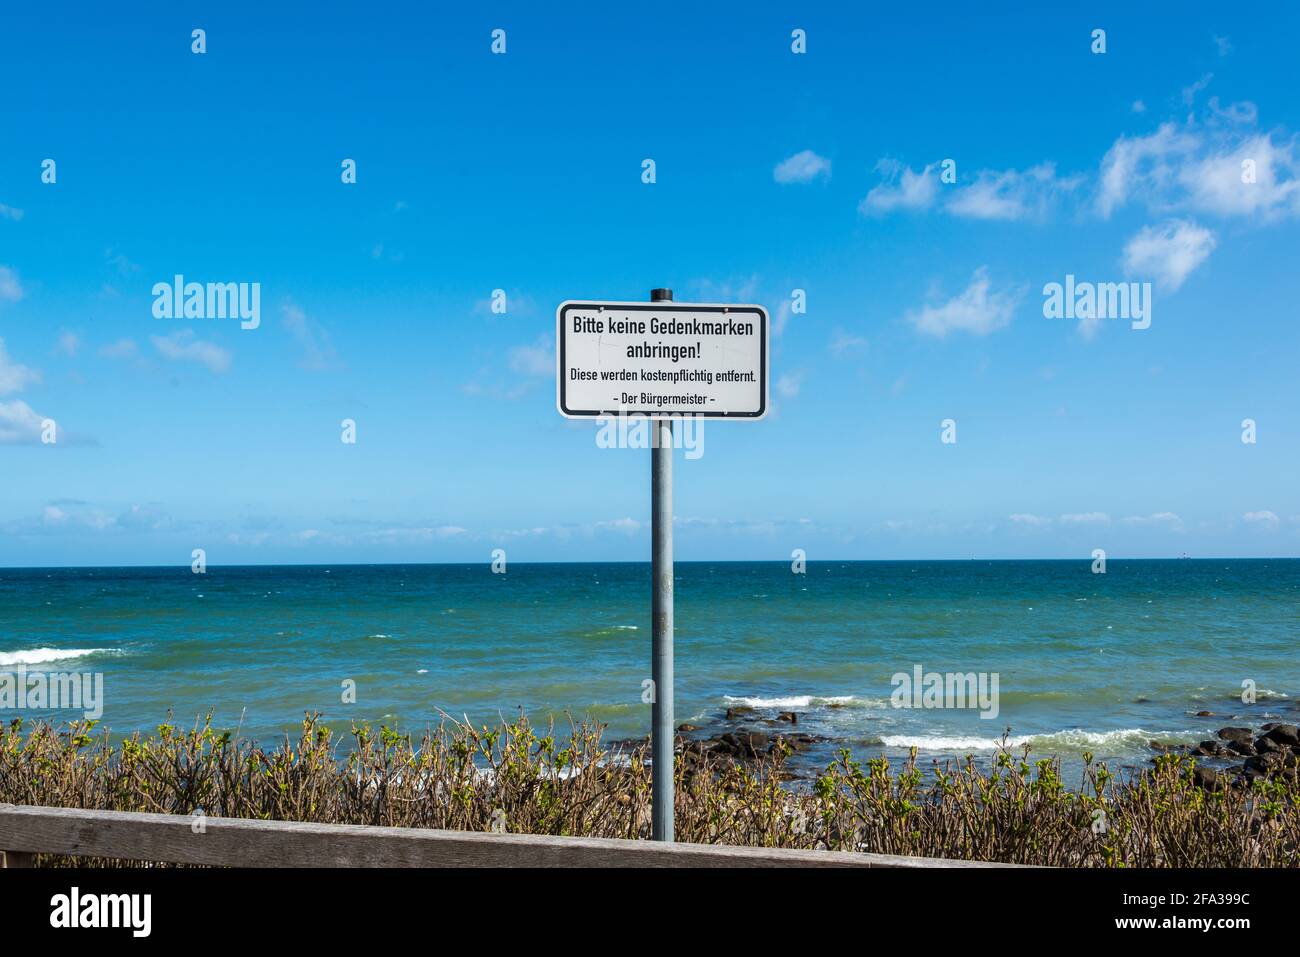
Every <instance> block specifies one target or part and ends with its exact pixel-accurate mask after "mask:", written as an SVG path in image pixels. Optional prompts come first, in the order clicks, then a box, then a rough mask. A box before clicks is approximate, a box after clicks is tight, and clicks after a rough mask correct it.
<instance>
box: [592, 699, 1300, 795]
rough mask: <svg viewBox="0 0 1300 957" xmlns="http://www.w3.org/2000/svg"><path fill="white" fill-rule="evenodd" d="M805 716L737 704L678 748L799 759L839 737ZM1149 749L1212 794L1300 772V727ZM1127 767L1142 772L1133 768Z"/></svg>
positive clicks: (684, 731) (684, 753) (715, 755)
mask: <svg viewBox="0 0 1300 957" xmlns="http://www.w3.org/2000/svg"><path fill="white" fill-rule="evenodd" d="M1206 715H1207V716H1208V715H1209V713H1208V712H1206ZM804 717H806V712H800V711H793V710H789V711H779V712H777V713H776V714H775V716H773V715H772V712H771V711H766V712H765V711H763V710H760V709H758V708H755V707H751V706H748V705H735V706H732V707H728V708H727V709H726V710H725V711H723V712H720V713H718V714H717V715H716V716H715V717H713V718H711V719H708V720H707V721H706V722H704V723H702V724H698V725H697V724H691V723H682V724H679V725H678V726H677V735H676V740H675V747H674V750H675V751H676V753H677V754H678V755H680V756H681V759H682V761H683V763H684V764H685V769H686V773H687V774H688V775H690V774H694V773H697V772H699V771H702V770H705V769H707V768H709V767H710V766H715V765H716V764H717V763H718V762H727V763H734V762H739V763H741V764H748V765H752V764H757V763H759V762H760V761H763V760H770V759H772V758H775V757H776V756H777V755H779V754H781V753H783V752H784V753H785V754H786V755H787V756H795V755H799V754H803V753H805V752H808V751H810V750H813V749H816V748H817V747H818V746H819V745H827V744H830V743H833V742H834V740H835V739H833V738H830V737H827V736H825V735H819V734H811V733H807V732H803V731H801V730H799V723H800V719H801V718H804ZM645 742H646V739H639V740H637V739H633V740H623V741H615V742H613V745H614V747H615V748H616V749H618V748H625V749H628V748H633V747H637V746H639V745H643V744H645ZM846 743H847V742H846ZM1150 748H1151V750H1152V751H1154V752H1156V757H1153V758H1152V759H1151V761H1152V762H1153V763H1154V762H1155V761H1157V760H1159V757H1160V756H1161V755H1168V754H1180V755H1186V756H1188V757H1192V758H1195V759H1196V762H1197V764H1196V768H1195V770H1194V771H1193V780H1194V782H1195V783H1196V784H1197V785H1199V786H1201V787H1204V788H1208V789H1211V790H1215V789H1219V788H1223V787H1233V788H1246V787H1249V786H1250V784H1251V783H1252V782H1253V781H1255V780H1257V779H1261V778H1263V779H1268V778H1271V777H1274V776H1277V775H1281V774H1287V775H1296V774H1300V728H1298V727H1297V726H1296V725H1294V724H1287V723H1284V722H1268V723H1266V724H1263V725H1260V727H1259V729H1258V730H1252V729H1251V728H1249V727H1243V726H1227V727H1223V728H1220V729H1219V730H1218V731H1216V732H1215V737H1213V738H1209V739H1207V740H1205V741H1201V742H1200V743H1199V744H1180V743H1169V742H1161V741H1155V740H1153V741H1151V742H1150ZM1126 766H1127V767H1128V768H1129V769H1130V770H1132V771H1138V768H1136V767H1133V766H1132V765H1126ZM814 774H815V772H813V771H812V770H811V769H810V768H802V769H801V768H798V767H791V766H789V765H787V766H786V767H785V768H784V769H783V771H782V777H783V779H785V780H791V781H793V780H800V779H804V778H808V777H812V776H814Z"/></svg>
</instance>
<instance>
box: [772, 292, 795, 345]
mask: <svg viewBox="0 0 1300 957" xmlns="http://www.w3.org/2000/svg"><path fill="white" fill-rule="evenodd" d="M791 310H792V307H791V305H790V300H789V299H782V300H781V302H780V303H779V304H778V305H777V307H776V318H775V319H774V320H773V322H772V335H774V336H779V335H780V334H781V333H783V332H785V325H786V323H787V322H789V321H790V315H791Z"/></svg>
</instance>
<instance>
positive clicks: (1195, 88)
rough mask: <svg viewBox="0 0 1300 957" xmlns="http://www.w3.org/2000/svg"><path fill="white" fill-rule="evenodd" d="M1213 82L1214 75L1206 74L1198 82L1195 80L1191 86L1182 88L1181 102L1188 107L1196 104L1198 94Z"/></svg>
mask: <svg viewBox="0 0 1300 957" xmlns="http://www.w3.org/2000/svg"><path fill="white" fill-rule="evenodd" d="M1213 80H1214V74H1213V73H1207V74H1205V75H1204V76H1202V77H1201V78H1200V79H1199V80H1197V81H1196V82H1195V83H1193V84H1192V85H1191V86H1185V87H1183V102H1184V103H1186V104H1187V105H1188V106H1191V105H1192V104H1193V103H1195V102H1196V97H1197V95H1198V94H1200V92H1201V91H1202V90H1204V89H1205V88H1206V87H1207V86H1209V85H1210V83H1211V82H1212V81H1213Z"/></svg>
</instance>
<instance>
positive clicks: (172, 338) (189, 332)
mask: <svg viewBox="0 0 1300 957" xmlns="http://www.w3.org/2000/svg"><path fill="white" fill-rule="evenodd" d="M149 341H150V342H152V343H153V347H154V348H155V349H157V350H158V354H159V355H161V356H162V357H163V358H164V359H169V360H171V361H173V362H197V363H199V364H200V365H203V366H206V367H207V368H208V369H209V370H211V371H212V372H225V371H226V370H227V369H229V368H230V358H231V357H230V352H229V351H228V350H226V349H223V348H222V347H221V346H219V345H217V344H216V343H213V342H204V341H203V340H201V339H197V338H195V336H194V330H193V329H181V330H180V331H178V332H173V333H172V334H171V335H169V336H150V337H149Z"/></svg>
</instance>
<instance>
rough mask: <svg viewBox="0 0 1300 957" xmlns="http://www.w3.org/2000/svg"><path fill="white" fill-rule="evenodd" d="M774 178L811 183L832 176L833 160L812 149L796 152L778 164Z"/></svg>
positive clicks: (779, 181)
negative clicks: (819, 154)
mask: <svg viewBox="0 0 1300 957" xmlns="http://www.w3.org/2000/svg"><path fill="white" fill-rule="evenodd" d="M772 178H773V179H774V180H776V181H777V182H778V183H811V182H812V181H813V180H815V179H818V178H821V179H830V178H831V161H830V160H828V159H827V158H826V157H824V156H818V155H817V154H816V153H814V152H813V151H812V150H803V151H802V152H799V153H795V154H794V155H793V156H791V157H790V158H789V159H787V160H782V161H781V162H780V163H777V164H776V168H775V169H774V170H772Z"/></svg>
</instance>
